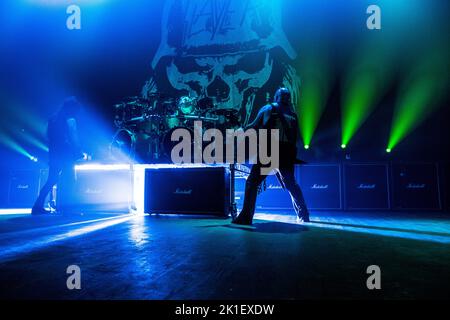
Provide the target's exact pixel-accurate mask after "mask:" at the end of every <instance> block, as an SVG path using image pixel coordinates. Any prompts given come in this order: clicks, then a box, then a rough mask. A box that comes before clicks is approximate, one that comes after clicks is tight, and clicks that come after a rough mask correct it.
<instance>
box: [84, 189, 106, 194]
mask: <svg viewBox="0 0 450 320" xmlns="http://www.w3.org/2000/svg"><path fill="white" fill-rule="evenodd" d="M84 193H86V194H102V193H103V190H102V189H91V188H87V189H86V191H84Z"/></svg>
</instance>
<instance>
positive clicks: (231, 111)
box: [210, 108, 238, 115]
mask: <svg viewBox="0 0 450 320" xmlns="http://www.w3.org/2000/svg"><path fill="white" fill-rule="evenodd" d="M210 112H211V113H215V114H218V115H233V114H237V113H238V111H237V110H236V109H224V108H222V109H215V110H211V111H210Z"/></svg>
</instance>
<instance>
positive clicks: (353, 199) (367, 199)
mask: <svg viewBox="0 0 450 320" xmlns="http://www.w3.org/2000/svg"><path fill="white" fill-rule="evenodd" d="M343 185H344V195H345V196H344V204H345V208H346V209H347V210H389V208H390V197H389V179H388V165H387V164H345V165H344V181H343Z"/></svg>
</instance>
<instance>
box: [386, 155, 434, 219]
mask: <svg viewBox="0 0 450 320" xmlns="http://www.w3.org/2000/svg"><path fill="white" fill-rule="evenodd" d="M392 190H393V197H392V200H393V205H392V208H393V209H394V210H424V211H427V210H440V209H441V208H442V206H441V192H440V186H439V174H438V166H437V165H436V164H434V163H419V164H417V163H415V164H411V163H410V164H394V165H392Z"/></svg>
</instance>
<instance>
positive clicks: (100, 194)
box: [74, 168, 133, 212]
mask: <svg viewBox="0 0 450 320" xmlns="http://www.w3.org/2000/svg"><path fill="white" fill-rule="evenodd" d="M76 176H77V178H76V183H75V194H76V196H75V198H74V202H75V203H74V208H75V209H78V210H82V211H96V212H111V211H112V212H128V211H129V210H130V207H131V206H132V203H133V174H132V171H131V170H130V169H125V168H124V169H120V170H102V169H101V168H99V170H80V171H77V174H76Z"/></svg>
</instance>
